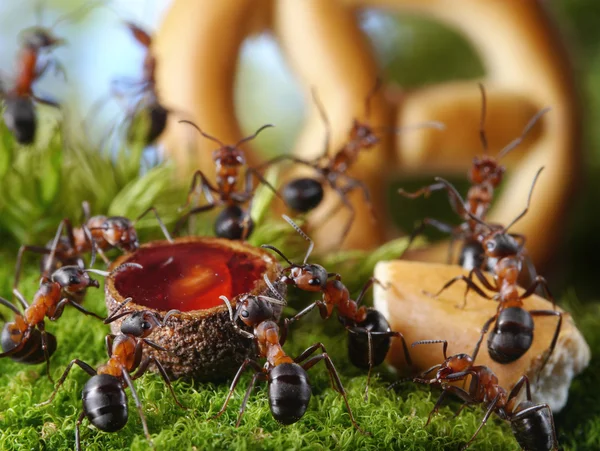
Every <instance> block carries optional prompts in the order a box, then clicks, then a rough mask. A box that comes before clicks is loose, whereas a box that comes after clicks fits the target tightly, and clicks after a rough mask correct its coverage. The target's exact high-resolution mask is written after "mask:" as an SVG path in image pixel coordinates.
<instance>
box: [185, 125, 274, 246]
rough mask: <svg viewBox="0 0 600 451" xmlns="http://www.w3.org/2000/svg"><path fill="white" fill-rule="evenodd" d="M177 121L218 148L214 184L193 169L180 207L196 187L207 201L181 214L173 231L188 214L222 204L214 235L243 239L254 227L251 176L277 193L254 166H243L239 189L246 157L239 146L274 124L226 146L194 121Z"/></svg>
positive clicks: (215, 154) (188, 202) (215, 155)
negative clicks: (243, 206)
mask: <svg viewBox="0 0 600 451" xmlns="http://www.w3.org/2000/svg"><path fill="white" fill-rule="evenodd" d="M179 122H180V123H185V124H189V125H191V126H192V127H194V128H195V129H196V130H198V132H199V133H200V134H201V135H202V136H203V137H205V138H206V139H210V140H211V141H214V142H216V143H218V144H219V145H220V146H221V147H220V148H218V149H216V150H215V151H214V152H213V160H214V162H215V167H216V186H215V185H213V184H212V183H211V182H210V181H209V180H208V178H207V177H206V175H204V173H203V172H202V171H201V170H198V171H196V172H195V173H194V177H193V178H192V184H191V186H190V190H189V193H188V197H187V202H186V203H185V205H184V206H183V207H182V209H185V208H187V207H188V206H189V205H190V203H191V199H192V196H193V195H194V194H195V193H196V192H197V191H198V190H201V191H202V193H203V194H204V197H205V198H206V201H207V202H208V204H206V205H202V206H200V207H195V208H192V209H191V210H190V211H188V212H187V213H186V214H184V215H183V216H182V217H181V218H180V219H179V221H177V224H176V225H175V233H177V232H179V230H180V229H181V227H182V226H183V224H184V223H185V222H186V221H187V220H188V219H189V218H190V216H192V215H196V214H199V213H203V212H205V211H210V210H212V209H214V208H216V207H220V206H223V205H224V206H225V208H224V209H223V210H222V211H221V213H220V214H219V215H218V216H217V219H216V220H215V234H216V235H217V236H218V237H221V238H227V239H230V240H240V239H246V238H247V237H249V236H250V234H251V233H252V230H253V229H254V222H253V221H252V218H251V217H250V212H251V204H252V199H253V196H254V185H253V183H252V176H253V175H255V176H256V177H257V178H258V180H259V181H260V182H261V183H262V184H264V185H265V186H267V187H268V188H270V189H271V190H272V191H273V192H274V193H275V194H277V190H276V189H275V188H274V187H273V186H272V185H271V184H270V183H269V182H268V181H267V180H266V179H264V178H263V177H262V176H261V175H260V174H259V173H258V172H256V170H254V169H253V168H246V173H245V182H244V190H243V191H239V190H238V182H239V180H240V171H241V170H242V169H243V168H244V167H245V166H246V157H245V155H244V152H243V151H242V150H241V149H240V148H239V146H241V145H242V144H243V143H245V142H248V141H251V140H253V139H254V138H256V137H257V136H258V134H259V133H260V132H262V131H263V130H265V129H266V128H270V127H273V125H271V124H266V125H263V126H262V127H260V128H259V129H258V130H257V131H256V132H255V133H254V134H252V135H250V136H246V137H245V138H243V139H241V140H240V141H238V142H237V143H236V144H234V145H226V144H224V143H223V142H222V141H220V140H219V139H217V138H215V137H214V136H211V135H208V134H206V133H204V131H202V129H201V128H200V127H198V126H197V125H196V124H194V123H193V122H190V121H187V120H182V121H179ZM277 195H278V194H277ZM215 197H216V198H215ZM246 203H248V206H247V207H246V209H245V210H244V209H242V207H241V205H243V204H246Z"/></svg>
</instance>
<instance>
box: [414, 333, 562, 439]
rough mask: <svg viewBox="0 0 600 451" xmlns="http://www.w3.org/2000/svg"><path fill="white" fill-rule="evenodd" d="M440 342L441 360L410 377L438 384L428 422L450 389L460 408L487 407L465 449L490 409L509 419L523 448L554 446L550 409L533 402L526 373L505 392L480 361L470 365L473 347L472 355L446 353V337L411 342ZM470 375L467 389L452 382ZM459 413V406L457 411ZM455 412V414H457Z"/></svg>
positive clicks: (419, 381) (473, 358) (486, 417)
mask: <svg viewBox="0 0 600 451" xmlns="http://www.w3.org/2000/svg"><path fill="white" fill-rule="evenodd" d="M434 343H442V344H443V348H442V350H443V353H444V362H442V363H441V364H439V365H435V366H433V367H431V368H429V369H428V370H426V371H424V372H423V373H421V375H419V376H418V377H416V378H414V379H413V380H414V381H415V382H418V383H423V384H429V385H439V386H441V387H442V394H441V395H440V397H439V398H438V400H437V402H436V403H435V406H434V408H433V410H432V411H431V413H430V414H429V417H428V418H427V423H426V424H425V426H427V425H428V424H429V422H430V421H431V418H432V416H433V414H434V413H436V412H437V411H438V410H439V408H440V406H441V405H442V401H443V400H444V398H445V396H446V394H448V393H451V394H454V395H456V396H458V397H459V398H460V399H461V400H462V401H463V402H464V404H463V406H462V407H461V410H462V409H463V408H464V407H465V406H467V405H471V404H485V405H486V407H487V410H486V412H485V415H484V417H483V419H482V421H481V424H480V425H479V427H478V428H477V430H476V431H475V433H474V434H473V436H472V437H471V439H470V440H469V441H468V442H467V443H466V444H465V446H464V447H463V450H464V449H467V448H468V447H469V446H470V445H471V443H473V441H474V440H475V438H476V437H477V434H479V432H480V431H481V429H482V428H483V426H484V425H485V423H486V422H487V420H488V419H489V417H490V415H491V414H492V412H496V413H497V414H498V416H499V417H500V418H502V419H503V420H508V421H510V425H511V428H512V431H513V434H514V436H515V438H516V439H517V442H518V443H519V445H520V446H521V447H522V448H523V449H526V450H528V449H535V450H548V451H550V450H557V449H558V440H557V439H556V432H555V429H554V419H553V417H552V411H551V410H550V407H549V406H548V404H535V403H534V402H533V401H532V398H531V388H530V386H529V379H528V378H527V376H522V377H521V378H520V379H519V380H518V381H517V383H516V384H515V385H514V387H513V388H512V390H511V391H510V392H509V393H507V392H506V390H504V389H503V388H502V387H500V385H499V384H498V377H497V376H496V375H495V374H494V373H493V372H492V370H490V369H489V368H488V367H487V366H484V365H474V361H475V356H476V353H477V350H476V351H475V353H474V354H473V357H471V356H469V355H468V354H456V355H452V356H450V357H448V356H447V355H446V350H447V348H448V342H447V341H446V340H423V341H417V342H415V343H413V344H412V346H416V345H422V344H434ZM436 370H437V372H436V374H435V376H434V377H433V378H431V379H427V378H426V376H427V374H429V373H431V372H432V371H436ZM469 376H470V383H469V388H468V390H464V389H462V388H460V387H458V386H456V385H451V383H452V382H457V381H466V380H467V378H469ZM523 387H525V391H526V400H525V401H521V402H518V401H517V398H518V396H519V394H520V392H521V390H522V389H523ZM458 413H460V410H459V412H458ZM458 413H457V415H458Z"/></svg>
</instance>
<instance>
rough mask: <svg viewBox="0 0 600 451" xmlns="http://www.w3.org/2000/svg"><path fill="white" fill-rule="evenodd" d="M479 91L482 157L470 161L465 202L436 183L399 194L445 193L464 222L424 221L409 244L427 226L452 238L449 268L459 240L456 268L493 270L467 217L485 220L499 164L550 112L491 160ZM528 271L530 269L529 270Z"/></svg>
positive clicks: (533, 120) (538, 116)
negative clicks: (459, 246) (454, 223)
mask: <svg viewBox="0 0 600 451" xmlns="http://www.w3.org/2000/svg"><path fill="white" fill-rule="evenodd" d="M479 89H480V90H481V121H480V124H479V138H480V141H481V147H482V148H483V156H482V157H475V158H473V165H472V167H471V169H470V171H469V174H468V176H469V181H470V182H471V187H470V188H469V191H468V192H467V197H466V201H465V200H463V199H461V198H460V197H457V196H456V192H455V190H452V189H449V188H448V186H447V185H446V184H445V183H443V182H436V183H434V184H432V185H429V186H426V187H424V188H421V189H419V190H418V191H415V192H414V193H409V192H406V191H404V189H400V190H398V192H399V193H400V194H401V195H403V196H404V197H408V198H410V199H416V198H417V197H420V196H425V197H427V196H429V195H430V194H431V193H432V192H434V191H440V190H445V191H446V193H447V195H448V200H449V201H450V205H451V206H452V209H453V210H454V211H455V212H456V213H457V214H458V215H459V216H460V217H461V219H462V220H463V221H464V222H463V223H462V224H460V225H458V226H456V227H455V226H452V225H449V224H446V223H444V222H441V221H438V220H437V219H432V218H425V219H423V221H422V222H421V224H420V225H419V226H418V227H417V228H416V229H415V230H414V231H413V233H412V234H411V237H410V241H411V242H412V241H413V240H414V239H415V238H416V237H417V236H418V235H419V234H421V233H422V232H423V230H424V229H425V227H426V226H432V227H434V228H436V229H438V230H439V231H441V232H444V233H448V234H450V235H451V238H450V246H449V247H448V263H449V264H450V263H452V261H453V260H454V256H453V251H454V242H455V241H456V240H462V241H463V245H462V248H461V251H460V255H459V260H458V263H459V265H460V266H462V267H463V268H465V269H467V270H471V269H473V268H481V269H486V270H492V269H493V267H494V262H495V260H487V259H486V255H485V250H484V249H483V248H482V246H481V242H480V241H479V239H478V237H479V235H480V234H481V232H482V230H481V226H480V225H479V224H478V223H477V221H475V220H474V219H472V218H471V217H470V215H473V216H475V217H477V218H479V219H482V220H483V219H485V216H486V215H487V212H488V211H489V209H490V207H491V205H492V200H493V197H494V191H495V190H496V188H498V186H499V185H500V183H501V182H502V178H503V176H504V172H505V171H506V168H505V167H504V166H502V165H501V164H500V160H501V159H502V158H504V157H505V156H506V155H507V154H509V153H510V152H511V151H512V150H514V149H515V148H517V147H518V146H519V145H520V144H521V143H522V142H523V140H524V139H525V137H526V136H527V135H528V134H529V132H530V131H531V129H532V128H533V127H534V125H535V124H537V122H538V121H539V120H540V119H541V118H542V116H543V115H544V114H546V113H547V112H548V111H550V108H544V109H542V110H540V111H539V112H538V113H537V114H535V116H533V117H532V118H531V120H530V121H529V122H528V123H527V125H526V126H525V128H524V129H523V131H522V132H521V135H520V136H519V137H518V138H515V139H514V140H512V141H511V142H510V143H508V144H507V145H506V146H505V147H504V148H503V149H502V150H500V152H498V155H497V156H495V157H494V156H492V155H489V148H488V141H487V136H486V132H485V117H486V106H487V101H486V95H485V88H484V87H483V85H482V84H481V83H480V84H479ZM530 270H533V269H532V268H530Z"/></svg>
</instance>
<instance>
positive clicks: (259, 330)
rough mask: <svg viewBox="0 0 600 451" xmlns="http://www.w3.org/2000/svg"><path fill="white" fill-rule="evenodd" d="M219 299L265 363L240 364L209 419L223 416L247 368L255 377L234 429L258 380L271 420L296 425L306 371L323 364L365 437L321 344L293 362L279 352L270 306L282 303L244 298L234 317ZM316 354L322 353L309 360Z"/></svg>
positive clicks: (304, 403) (304, 398) (306, 393)
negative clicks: (265, 393)
mask: <svg viewBox="0 0 600 451" xmlns="http://www.w3.org/2000/svg"><path fill="white" fill-rule="evenodd" d="M221 299H222V300H223V302H225V304H226V305H227V309H228V310H229V318H230V319H231V323H232V324H233V328H234V329H235V331H236V332H238V333H239V334H240V335H242V336H243V337H245V338H250V339H253V340H256V343H257V345H258V352H259V356H260V357H263V358H265V359H266V360H267V361H266V363H265V365H264V367H263V366H261V365H260V364H259V363H258V362H256V361H255V360H251V359H246V360H244V362H243V363H242V365H241V366H240V369H239V370H238V372H237V374H236V375H235V377H234V378H233V382H232V383H231V388H230V389H229V393H228V395H227V398H226V399H225V403H224V404H223V407H222V408H221V410H219V412H218V413H217V414H216V415H215V416H213V417H212V418H211V419H214V418H218V417H219V416H221V415H222V414H223V412H225V409H226V408H227V404H228V403H229V400H230V398H231V395H232V394H233V391H234V390H235V387H236V386H237V384H238V382H239V381H240V377H241V375H242V373H243V372H244V370H245V369H246V367H248V366H251V367H252V368H253V369H254V371H255V374H254V377H253V378H252V381H251V382H250V385H249V386H248V390H247V391H246V396H245V397H244V401H243V402H242V406H241V407H240V414H239V416H238V419H237V422H236V427H237V426H239V424H240V421H241V419H242V415H243V413H244V410H245V409H246V403H247V402H248V398H249V397H250V393H251V392H252V389H253V387H254V385H255V384H256V382H257V381H258V380H259V379H262V380H267V381H268V384H269V405H270V406H271V413H272V414H273V417H274V418H275V420H276V421H278V422H279V423H281V424H285V425H288V424H293V423H295V422H297V421H298V420H300V418H302V416H303V415H304V413H305V412H306V409H307V407H308V403H309V401H310V397H311V394H312V393H311V387H310V384H309V380H308V374H307V373H306V371H307V370H308V369H310V368H312V367H313V366H315V365H316V364H317V363H318V362H320V361H322V360H323V361H324V362H325V365H327V370H328V371H329V375H330V377H331V380H332V384H333V389H334V390H335V391H337V392H338V393H339V394H341V395H342V397H343V398H344V402H345V403H346V408H347V409H348V414H349V415H350V421H351V422H352V424H353V425H354V427H355V428H356V429H357V430H358V431H359V432H361V433H362V434H365V431H363V430H362V429H361V428H360V427H359V426H358V424H356V421H355V420H354V416H353V415H352V410H351V409H350V405H349V404H348V398H347V396H346V391H345V390H344V387H343V385H342V381H341V380H340V376H339V375H338V373H337V371H336V369H335V367H334V365H333V362H332V361H331V358H330V357H329V355H328V354H327V350H326V349H325V346H324V345H323V344H322V343H316V344H314V345H312V346H310V347H309V348H308V349H306V350H305V351H304V352H303V353H302V354H300V355H299V356H298V357H296V358H295V359H292V358H291V357H289V356H288V355H287V354H286V353H285V351H284V350H283V348H282V343H281V340H280V337H279V326H277V323H276V322H275V319H274V314H273V307H272V304H277V305H285V301H283V300H281V299H274V298H271V297H267V296H254V295H246V296H244V297H242V299H241V300H239V301H238V303H237V305H236V310H235V314H234V313H233V310H232V307H231V303H230V302H229V299H227V298H226V297H225V296H221ZM238 318H241V320H242V322H243V323H244V324H245V325H246V326H248V327H251V328H252V329H253V332H248V331H246V330H243V329H241V328H240V327H239V326H238V325H237V323H236V320H237V319H238ZM317 350H321V351H323V352H322V353H321V354H318V355H315V356H312V357H310V356H311V355H313V354H314V353H315V351H317ZM309 357H310V358H309ZM307 359H308V360H307ZM302 362H304V363H302Z"/></svg>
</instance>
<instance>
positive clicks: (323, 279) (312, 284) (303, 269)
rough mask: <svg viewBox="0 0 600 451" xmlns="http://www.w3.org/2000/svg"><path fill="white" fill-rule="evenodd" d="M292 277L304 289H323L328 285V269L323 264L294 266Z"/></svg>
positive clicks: (291, 272)
mask: <svg viewBox="0 0 600 451" xmlns="http://www.w3.org/2000/svg"><path fill="white" fill-rule="evenodd" d="M290 278H291V279H292V280H293V281H294V284H295V285H296V286H297V287H298V288H299V289H301V290H303V291H323V290H324V289H325V286H326V285H327V278H328V274H327V270H326V269H325V268H323V267H322V266H321V265H312V264H305V265H302V266H295V265H294V266H292V267H291V271H290Z"/></svg>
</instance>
